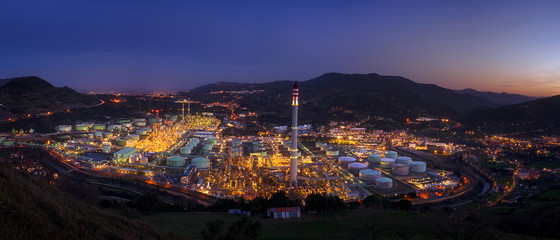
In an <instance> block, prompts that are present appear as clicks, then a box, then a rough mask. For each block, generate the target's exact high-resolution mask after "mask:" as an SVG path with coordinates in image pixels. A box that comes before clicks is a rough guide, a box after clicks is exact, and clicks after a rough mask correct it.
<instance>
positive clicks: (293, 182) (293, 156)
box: [290, 82, 299, 187]
mask: <svg viewBox="0 0 560 240" xmlns="http://www.w3.org/2000/svg"><path fill="white" fill-rule="evenodd" d="M298 94H299V87H298V84H297V82H295V83H294V88H293V90H292V146H291V148H290V186H292V187H297V185H298V183H297V172H298V168H297V160H298V154H297V153H298V152H297V127H298V122H297V120H298Z"/></svg>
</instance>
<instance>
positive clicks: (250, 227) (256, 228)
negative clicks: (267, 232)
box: [224, 216, 262, 240]
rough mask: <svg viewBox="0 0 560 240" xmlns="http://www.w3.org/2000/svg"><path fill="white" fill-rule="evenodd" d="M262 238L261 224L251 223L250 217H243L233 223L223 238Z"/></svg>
mask: <svg viewBox="0 0 560 240" xmlns="http://www.w3.org/2000/svg"><path fill="white" fill-rule="evenodd" d="M260 236H262V224H261V222H260V221H256V222H253V220H252V219H251V218H250V217H247V216H244V217H243V218H241V219H239V221H237V222H235V223H233V224H232V225H231V226H230V227H229V229H228V232H227V234H226V236H225V238H224V239H226V240H245V239H256V238H258V237H260Z"/></svg>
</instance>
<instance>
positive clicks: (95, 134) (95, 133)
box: [93, 132, 103, 139]
mask: <svg viewBox="0 0 560 240" xmlns="http://www.w3.org/2000/svg"><path fill="white" fill-rule="evenodd" d="M93 136H94V137H95V139H102V138H103V132H94V133H93Z"/></svg>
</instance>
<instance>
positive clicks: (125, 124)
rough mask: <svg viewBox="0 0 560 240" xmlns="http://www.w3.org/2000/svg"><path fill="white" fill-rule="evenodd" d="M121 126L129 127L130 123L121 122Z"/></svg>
mask: <svg viewBox="0 0 560 240" xmlns="http://www.w3.org/2000/svg"><path fill="white" fill-rule="evenodd" d="M121 125H122V127H123V128H129V127H132V123H123V124H121Z"/></svg>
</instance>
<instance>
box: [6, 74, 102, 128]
mask: <svg viewBox="0 0 560 240" xmlns="http://www.w3.org/2000/svg"><path fill="white" fill-rule="evenodd" d="M96 103H98V100H97V99H96V98H95V97H92V96H88V95H85V94H81V93H78V92H76V91H74V90H72V89H71V88H69V87H55V86H53V85H52V84H50V83H49V82H47V81H45V80H43V79H41V78H39V77H34V76H31V77H18V78H11V79H2V80H0V104H1V106H0V118H2V116H4V117H5V116H9V115H18V114H19V115H24V114H37V113H45V112H47V111H51V112H55V111H63V110H66V109H68V108H73V107H80V106H87V105H93V104H96Z"/></svg>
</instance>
